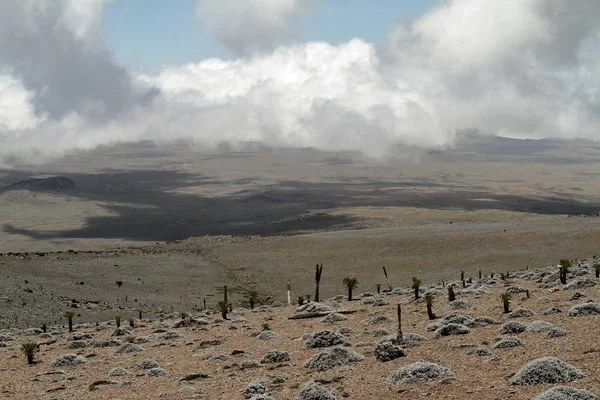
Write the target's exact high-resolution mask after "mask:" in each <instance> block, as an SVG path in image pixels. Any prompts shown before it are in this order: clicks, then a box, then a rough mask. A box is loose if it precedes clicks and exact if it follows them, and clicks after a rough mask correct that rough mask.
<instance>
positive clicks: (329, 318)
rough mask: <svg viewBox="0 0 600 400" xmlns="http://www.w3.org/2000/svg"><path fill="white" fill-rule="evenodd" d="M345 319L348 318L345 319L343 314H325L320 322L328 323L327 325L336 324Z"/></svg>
mask: <svg viewBox="0 0 600 400" xmlns="http://www.w3.org/2000/svg"><path fill="white" fill-rule="evenodd" d="M347 319H348V317H346V316H345V315H344V314H340V313H331V314H327V315H326V316H325V317H323V319H322V320H321V321H322V322H326V323H329V324H333V323H336V322H340V321H345V320H347Z"/></svg>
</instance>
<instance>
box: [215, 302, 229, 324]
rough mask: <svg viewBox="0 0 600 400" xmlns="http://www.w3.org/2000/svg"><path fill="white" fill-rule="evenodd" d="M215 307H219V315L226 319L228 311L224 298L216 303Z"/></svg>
mask: <svg viewBox="0 0 600 400" xmlns="http://www.w3.org/2000/svg"><path fill="white" fill-rule="evenodd" d="M217 307H218V308H219V311H220V312H221V317H223V319H227V312H228V311H229V304H227V302H226V301H225V300H221V301H220V302H219V303H217Z"/></svg>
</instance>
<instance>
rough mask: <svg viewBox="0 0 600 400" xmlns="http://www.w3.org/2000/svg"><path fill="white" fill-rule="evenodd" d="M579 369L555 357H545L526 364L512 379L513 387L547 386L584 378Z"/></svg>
mask: <svg viewBox="0 0 600 400" xmlns="http://www.w3.org/2000/svg"><path fill="white" fill-rule="evenodd" d="M583 377H584V375H583V374H582V373H581V371H580V370H578V369H577V368H575V367H573V366H571V365H569V364H567V363H565V362H564V361H561V360H559V359H558V358H555V357H543V358H538V359H535V360H532V361H529V362H528V363H527V364H525V365H524V366H523V367H522V368H521V369H520V370H519V371H518V372H517V373H516V374H514V375H513V376H512V377H511V378H510V383H511V384H513V385H546V384H554V383H565V382H571V381H574V380H576V379H581V378H583Z"/></svg>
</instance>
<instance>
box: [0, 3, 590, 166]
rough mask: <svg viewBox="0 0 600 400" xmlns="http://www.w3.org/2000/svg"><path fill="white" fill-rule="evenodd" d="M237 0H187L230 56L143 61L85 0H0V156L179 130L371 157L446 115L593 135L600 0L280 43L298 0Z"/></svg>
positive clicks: (422, 134) (436, 14)
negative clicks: (145, 67)
mask: <svg viewBox="0 0 600 400" xmlns="http://www.w3.org/2000/svg"><path fill="white" fill-rule="evenodd" d="M252 2H255V3H256V4H258V3H261V7H248V8H244V6H243V5H244V4H250V2H248V1H246V2H240V1H233V0H227V1H224V0H221V1H219V2H215V1H211V0H204V1H201V2H200V3H199V13H200V15H201V18H203V20H204V21H205V23H207V26H208V29H209V31H210V32H211V33H212V34H213V35H214V36H215V39H216V40H219V41H220V42H221V43H223V44H224V45H225V46H227V47H228V48H229V49H230V50H232V51H234V52H236V53H238V54H240V55H243V56H242V57H240V58H238V59H236V60H231V61H225V60H217V59H209V60H203V61H200V62H198V63H189V64H186V65H181V66H171V67H166V68H164V69H163V70H161V71H158V72H156V73H149V72H139V71H135V72H134V71H127V70H126V69H124V68H123V67H120V66H118V65H117V64H116V63H115V62H114V60H113V58H112V55H111V53H110V51H109V50H108V49H107V47H106V44H105V43H103V41H102V27H101V26H100V22H99V21H100V20H101V19H100V18H99V16H101V12H102V1H100V0H87V3H86V4H87V6H86V5H83V6H82V4H83V3H82V2H77V3H76V4H78V8H73V6H72V4H75V2H73V3H70V2H62V3H59V2H56V3H54V2H52V3H44V4H45V5H44V6H43V7H42V6H39V2H34V1H17V0H11V1H6V2H2V3H1V4H0V157H1V156H8V155H13V154H21V155H23V154H25V155H27V154H35V153H41V154H61V153H62V152H64V151H67V150H69V149H73V148H91V147H94V146H97V145H99V144H107V143H112V142H114V141H118V140H123V141H130V140H142V139H155V140H166V141H168V140H174V139H182V138H183V139H189V140H193V141H195V142H197V143H199V144H201V145H215V144H217V143H219V142H221V141H232V142H237V141H248V140H255V141H263V142H265V143H267V144H269V145H273V146H295V147H301V146H302V147H308V146H310V147H316V148H319V149H324V150H357V151H362V152H365V153H366V154H368V155H371V156H375V157H382V156H386V155H388V152H389V151H390V149H392V148H394V145H396V144H404V145H414V146H420V147H431V146H445V145H450V144H451V143H452V141H453V139H454V136H455V133H456V132H457V130H461V129H479V130H481V131H484V132H490V133H495V134H500V135H506V136H514V137H558V138H578V137H581V138H590V139H600V97H599V88H600V56H599V55H598V54H600V53H599V52H598V46H599V44H600V40H599V28H600V3H599V2H594V1H587V0H573V1H570V2H568V4H567V3H566V2H564V1H561V0H508V1H505V2H502V4H501V5H500V3H498V2H488V1H482V0H453V1H446V2H443V3H440V4H439V5H437V6H436V7H434V8H433V9H431V10H430V11H428V12H427V13H426V14H424V15H422V16H420V17H418V18H416V19H413V20H411V21H403V22H400V23H398V24H397V25H396V26H395V27H394V28H393V29H392V30H391V32H390V34H389V37H388V38H387V40H386V41H385V42H384V43H380V44H372V43H366V42H364V41H362V40H360V39H355V40H352V41H350V42H348V43H343V44H340V45H337V46H334V45H330V44H327V43H320V42H312V43H301V42H299V41H297V40H296V41H294V42H289V41H288V40H289V39H290V38H295V37H294V35H292V33H293V30H292V29H291V28H290V27H289V23H288V22H289V19H290V18H291V17H293V16H295V15H298V14H299V13H302V12H305V11H306V10H307V9H306V7H308V5H309V3H307V2H303V1H298V0H296V1H294V0H278V1H275V0H252ZM230 3H235V4H237V5H238V6H239V8H236V7H232V5H233V4H230ZM231 9H235V11H233V12H232V11H230V10H231ZM74 15H76V16H77V15H78V17H76V18H73V16H74ZM82 15H83V16H85V18H82V17H81V16H82ZM75 21H82V23H75ZM207 21H208V22H207ZM6 24H8V25H6ZM7 26H8V28H7ZM18 27H20V28H18ZM221 27H225V28H221ZM257 27H259V28H257ZM255 28H256V29H255ZM15 32H17V33H18V34H15ZM251 32H255V33H256V34H255V35H252V34H250V33H251ZM295 39H298V38H295ZM40 41H41V44H40V43H38V42H40ZM281 42H283V43H285V44H284V45H281V46H279V47H277V48H274V49H273V46H274V45H277V44H278V43H281ZM271 49H273V50H271ZM256 50H259V52H258V53H255V52H254V51H256Z"/></svg>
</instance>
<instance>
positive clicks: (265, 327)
mask: <svg viewBox="0 0 600 400" xmlns="http://www.w3.org/2000/svg"><path fill="white" fill-rule="evenodd" d="M262 330H263V331H272V329H271V325H269V324H268V323H266V322H264V323H263V324H262Z"/></svg>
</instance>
